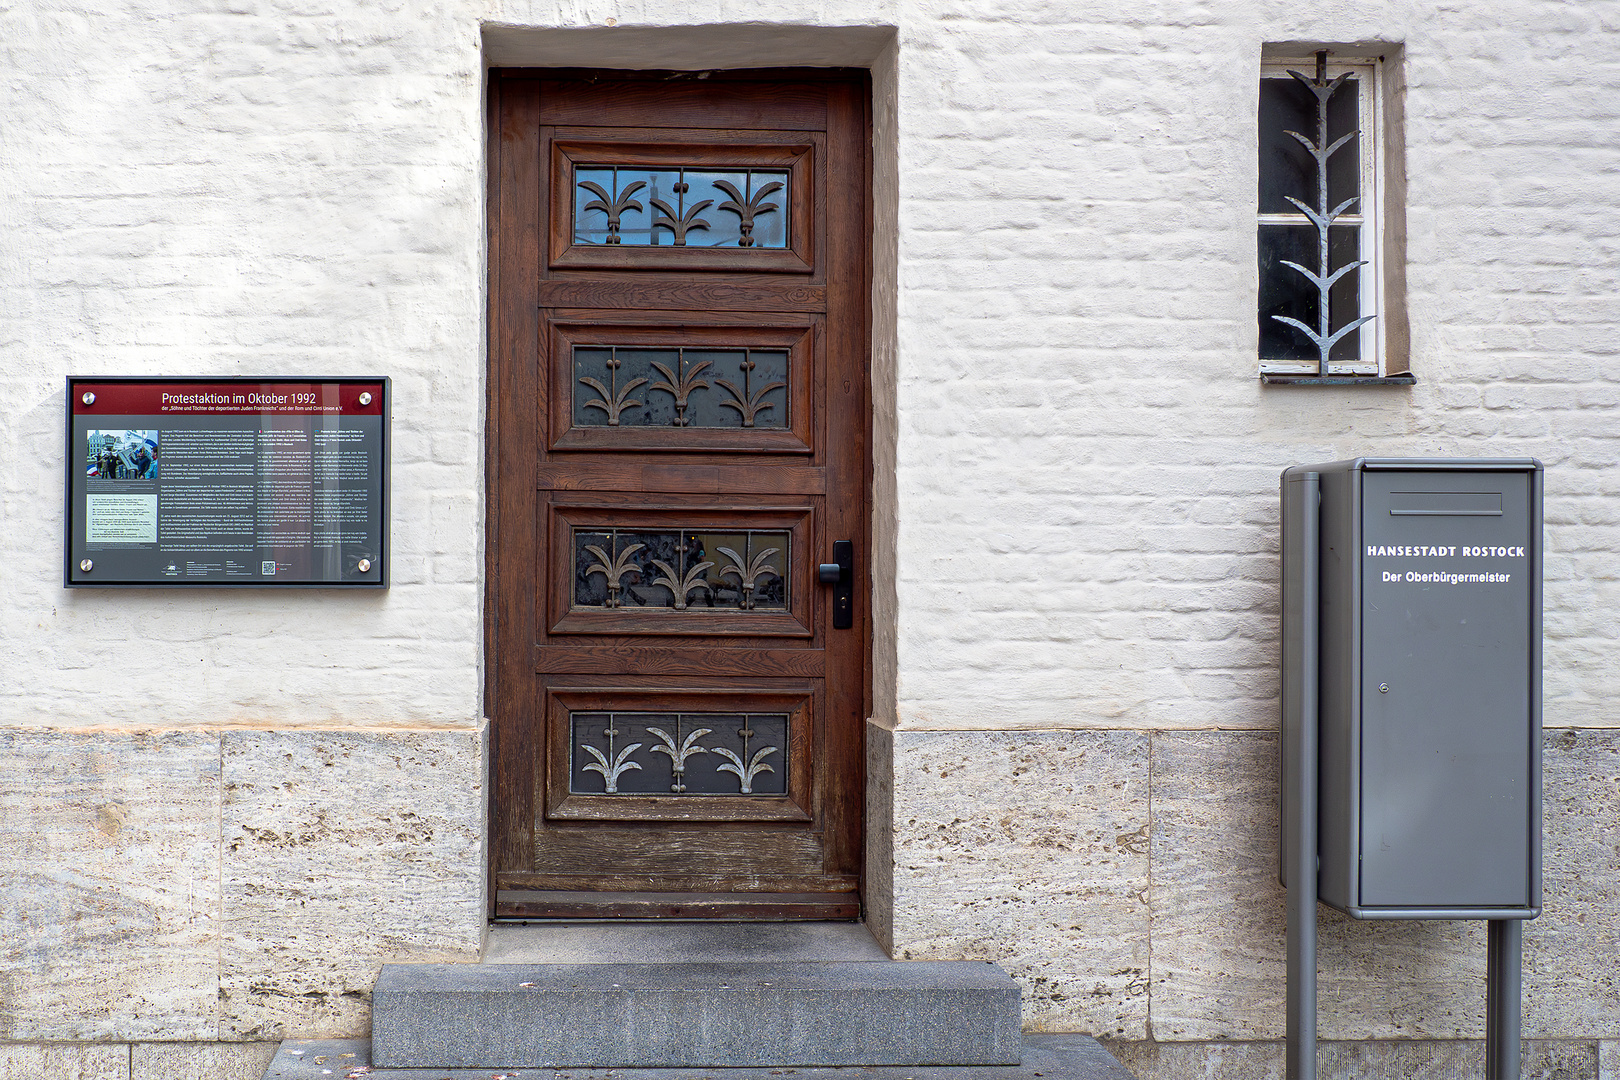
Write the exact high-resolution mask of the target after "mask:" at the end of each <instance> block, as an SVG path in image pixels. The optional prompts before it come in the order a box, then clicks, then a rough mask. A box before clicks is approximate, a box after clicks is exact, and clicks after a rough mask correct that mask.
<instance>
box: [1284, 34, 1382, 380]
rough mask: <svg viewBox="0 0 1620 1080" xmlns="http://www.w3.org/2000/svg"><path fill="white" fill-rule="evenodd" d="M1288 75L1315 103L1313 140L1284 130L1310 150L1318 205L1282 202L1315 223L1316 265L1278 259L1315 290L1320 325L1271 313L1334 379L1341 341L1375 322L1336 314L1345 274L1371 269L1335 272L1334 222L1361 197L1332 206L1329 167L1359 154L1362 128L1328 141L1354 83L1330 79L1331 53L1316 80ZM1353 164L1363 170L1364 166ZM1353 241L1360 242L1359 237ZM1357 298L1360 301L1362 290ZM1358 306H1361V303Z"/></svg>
mask: <svg viewBox="0 0 1620 1080" xmlns="http://www.w3.org/2000/svg"><path fill="white" fill-rule="evenodd" d="M1288 75H1289V76H1290V77H1291V78H1292V79H1294V80H1295V82H1297V83H1298V84H1299V85H1300V86H1302V87H1303V88H1304V89H1305V90H1306V91H1307V92H1308V93H1309V94H1310V96H1311V98H1312V99H1314V102H1315V119H1316V131H1315V136H1314V138H1313V137H1311V136H1307V135H1305V134H1303V133H1301V132H1298V131H1293V130H1285V131H1284V134H1286V135H1287V136H1288V137H1290V138H1292V139H1294V140H1295V141H1296V142H1298V143H1299V145H1300V146H1302V147H1303V148H1304V149H1305V151H1306V153H1307V154H1308V155H1309V156H1310V159H1311V161H1312V163H1313V164H1314V171H1315V176H1314V180H1315V184H1314V187H1315V192H1314V194H1315V199H1314V205H1313V204H1312V203H1307V202H1306V201H1305V200H1303V199H1300V198H1297V197H1296V196H1294V195H1289V194H1284V195H1283V196H1282V198H1284V199H1285V200H1287V201H1288V202H1289V203H1291V204H1292V205H1293V206H1294V207H1295V208H1296V209H1297V210H1298V211H1299V212H1300V213H1301V214H1303V215H1304V217H1305V219H1306V220H1307V221H1308V222H1309V223H1310V227H1314V230H1315V233H1316V243H1315V255H1316V258H1315V260H1314V264H1313V265H1310V266H1307V265H1305V264H1304V263H1302V262H1300V261H1297V260H1294V259H1281V258H1279V259H1277V265H1280V266H1283V267H1286V268H1288V269H1289V270H1292V271H1293V272H1294V273H1296V274H1298V275H1300V276H1301V277H1302V278H1304V279H1305V281H1307V282H1308V283H1309V284H1310V286H1311V287H1312V288H1313V289H1314V290H1315V293H1316V296H1315V301H1316V325H1315V326H1314V327H1313V326H1311V325H1309V324H1308V323H1307V322H1305V321H1304V320H1302V319H1299V318H1296V317H1294V316H1292V315H1278V314H1272V315H1271V316H1270V318H1271V319H1272V320H1274V321H1275V322H1278V323H1281V324H1283V325H1285V326H1289V327H1292V328H1293V329H1294V330H1296V331H1297V332H1298V333H1300V334H1301V335H1303V336H1304V337H1305V338H1306V339H1308V340H1309V341H1310V343H1311V346H1312V348H1313V350H1314V351H1315V353H1316V359H1317V371H1318V374H1320V375H1324V376H1325V375H1327V374H1329V369H1328V362H1329V359H1330V357H1331V355H1332V353H1333V348H1334V346H1335V345H1337V344H1338V343H1339V341H1340V340H1341V339H1344V338H1346V337H1348V336H1349V335H1350V334H1353V333H1355V332H1356V331H1357V330H1358V329H1359V328H1360V327H1361V326H1362V325H1364V324H1365V323H1368V322H1371V321H1372V320H1373V319H1374V318H1375V317H1376V316H1373V315H1360V314H1359V312H1357V313H1356V315H1357V317H1355V318H1352V319H1345V318H1343V315H1342V313H1336V312H1335V311H1334V299H1335V290H1334V286H1335V285H1337V284H1338V283H1339V281H1340V279H1342V278H1344V277H1346V275H1348V274H1351V273H1353V272H1354V271H1356V270H1359V269H1360V268H1361V267H1363V266H1366V265H1367V260H1365V259H1360V258H1357V259H1354V260H1350V261H1345V262H1343V263H1342V264H1341V265H1340V266H1339V267H1338V268H1337V269H1334V268H1333V259H1334V254H1335V252H1334V243H1335V239H1336V237H1335V234H1336V233H1337V232H1339V230H1337V229H1335V227H1334V226H1335V223H1336V222H1337V221H1338V220H1339V219H1340V218H1342V217H1344V216H1345V215H1346V214H1349V213H1351V212H1352V208H1353V207H1357V206H1358V205H1359V204H1360V203H1361V201H1362V196H1360V195H1352V196H1351V197H1350V198H1347V199H1343V200H1341V201H1340V202H1339V203H1338V204H1337V205H1334V206H1329V195H1328V191H1329V186H1330V185H1329V180H1330V163H1331V161H1332V159H1333V158H1334V155H1336V154H1338V153H1339V152H1340V151H1342V150H1344V149H1345V148H1346V147H1349V148H1351V149H1352V151H1354V150H1355V148H1356V146H1357V143H1356V140H1357V137H1358V136H1359V135H1360V129H1359V127H1357V128H1352V129H1351V130H1349V131H1347V132H1345V133H1343V134H1341V135H1339V136H1338V137H1337V138H1330V136H1329V125H1330V113H1331V106H1332V104H1333V99H1334V95H1335V94H1337V93H1339V91H1340V90H1341V89H1342V88H1343V87H1344V86H1345V84H1346V83H1347V82H1349V81H1350V80H1351V73H1350V72H1345V73H1343V74H1341V75H1339V76H1337V77H1335V78H1333V79H1329V78H1328V76H1327V53H1326V52H1325V51H1321V52H1318V53H1317V54H1316V74H1315V77H1314V78H1312V77H1310V76H1307V75H1304V74H1302V73H1301V72H1298V71H1289V72H1288ZM1351 92H1352V93H1354V92H1355V88H1354V84H1353V83H1352V84H1351ZM1352 156H1354V153H1352ZM1353 164H1355V165H1356V166H1358V167H1359V162H1355V163H1353ZM1265 167H1266V163H1265V162H1264V161H1262V169H1264V168H1265ZM1262 179H1263V180H1264V179H1265V178H1264V177H1263V178H1262ZM1267 228H1272V229H1276V228H1278V226H1276V225H1271V226H1266V225H1263V226H1262V240H1263V243H1262V264H1263V266H1264V263H1265V261H1266V244H1265V242H1264V241H1265V239H1266V236H1267V234H1266V232H1265V230H1266V229H1267ZM1282 228H1284V229H1286V228H1288V226H1282ZM1270 235H1271V236H1272V237H1273V242H1279V241H1280V239H1281V237H1282V235H1283V234H1281V233H1275V232H1274V233H1272V234H1270ZM1354 238H1355V239H1357V240H1358V241H1359V237H1354ZM1273 257H1275V256H1273ZM1353 295H1356V296H1359V290H1357V291H1356V293H1355V294H1353ZM1354 302H1356V303H1359V301H1354ZM1336 315H1338V316H1339V317H1338V318H1337V320H1336V319H1335V316H1336ZM1335 321H1338V323H1339V324H1340V325H1339V326H1338V328H1337V329H1334V322H1335ZM1263 336H1264V335H1263Z"/></svg>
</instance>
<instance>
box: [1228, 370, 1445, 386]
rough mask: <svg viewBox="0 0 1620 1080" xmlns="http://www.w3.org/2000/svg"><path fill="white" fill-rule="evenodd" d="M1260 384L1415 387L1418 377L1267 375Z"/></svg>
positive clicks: (1408, 374) (1400, 375)
mask: <svg viewBox="0 0 1620 1080" xmlns="http://www.w3.org/2000/svg"><path fill="white" fill-rule="evenodd" d="M1260 382H1261V383H1262V384H1264V385H1266V386H1414V385H1416V383H1417V376H1416V375H1413V374H1412V373H1411V372H1402V373H1401V374H1399V375H1267V374H1264V373H1262V374H1261V376H1260Z"/></svg>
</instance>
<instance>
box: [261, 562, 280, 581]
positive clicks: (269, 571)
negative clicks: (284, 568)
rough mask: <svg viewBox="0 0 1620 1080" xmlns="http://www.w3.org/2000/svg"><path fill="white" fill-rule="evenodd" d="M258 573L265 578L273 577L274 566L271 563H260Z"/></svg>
mask: <svg viewBox="0 0 1620 1080" xmlns="http://www.w3.org/2000/svg"><path fill="white" fill-rule="evenodd" d="M259 573H261V574H263V575H264V576H265V577H275V576H276V564H275V563H273V562H262V563H260V564H259Z"/></svg>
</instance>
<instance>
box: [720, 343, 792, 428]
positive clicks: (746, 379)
mask: <svg viewBox="0 0 1620 1080" xmlns="http://www.w3.org/2000/svg"><path fill="white" fill-rule="evenodd" d="M737 366H738V367H739V368H741V369H742V373H743V389H741V390H739V389H737V387H736V386H735V385H734V384H733V383H732V382H731V381H730V380H728V379H716V380H714V381H715V384H716V385H718V386H721V387H724V388H725V391H726V393H728V394H730V395H731V397H732V400H730V401H721V402H720V404H721V405H723V406H724V407H725V408H728V409H736V410H737V412H738V413H739V414H741V416H742V422H743V427H745V428H748V427H753V426H754V419H755V418H756V417H757V416H758V415H759V414H760V413H761V412H762V411H764V410H765V409H774V408H776V403H775V402H772V401H766V400H765V395H766V394H768V393H770V392H771V391H772V390H780V389H781V388H782V387H784V386H786V385H787V383H785V382H771V383H766V384H765V385H764V386H762V387H760V388H759V389H758V390H754V389H752V387H750V386H749V383H751V382H752V381H753V377H754V374H753V373H754V368H756V367H758V366H759V365H758V364H756V363H755V362H754V361H753V360H752V359H744V360H743V362H742V363H740V364H738V365H737Z"/></svg>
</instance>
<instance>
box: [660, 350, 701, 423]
mask: <svg viewBox="0 0 1620 1080" xmlns="http://www.w3.org/2000/svg"><path fill="white" fill-rule="evenodd" d="M711 363H713V361H712V360H704V361H702V362H700V363H697V364H693V365H692V367H691V368H690V369H689V370H688V371H687V372H686V373H685V374H683V375H681V376H679V377H677V376H676V374H675V372H674V371H671V370H670V368H669V366H668V365H667V364H661V363H659V362H658V361H657V360H654V361H652V366H653V367H655V368H657V369H658V373H659V374H660V375H662V376H663V377H664V381H663V382H655V383H653V384H652V385H650V386H648V387H647V389H649V390H662V391H664V392H665V393H667V394H670V395H672V396H673V397H674V398H675V426H676V427H685V426H686V425H687V422H688V421H687V419H686V402H687V399H688V398H689V397H691V396H692V391H694V390H707V389H708V388H709V380H708V379H700V378H698V376H699V375H701V374H702V373H703V369H704V368H706V367H708V366H709V365H710V364H711ZM676 366H677V367H679V366H680V362H679V361H677V362H676Z"/></svg>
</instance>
